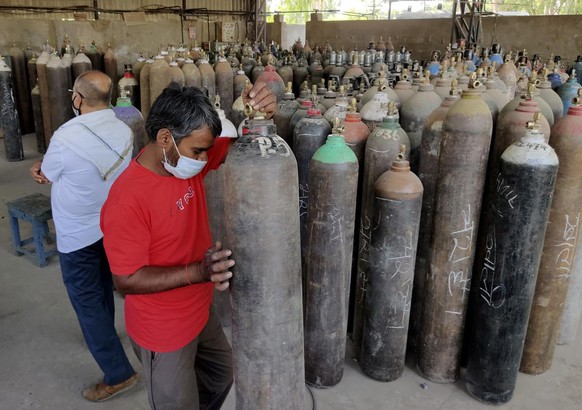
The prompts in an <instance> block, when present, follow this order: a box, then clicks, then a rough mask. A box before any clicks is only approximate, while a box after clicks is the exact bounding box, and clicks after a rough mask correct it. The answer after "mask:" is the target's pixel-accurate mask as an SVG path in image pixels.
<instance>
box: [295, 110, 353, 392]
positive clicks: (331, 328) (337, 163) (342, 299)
mask: <svg viewBox="0 0 582 410" xmlns="http://www.w3.org/2000/svg"><path fill="white" fill-rule="evenodd" d="M302 121H305V120H302ZM338 125H339V120H338V121H337V123H336V124H335V127H334V130H333V134H332V135H330V136H329V137H327V141H326V143H325V145H323V146H322V147H321V148H319V149H318V150H317V151H316V152H315V154H314V155H313V158H312V159H311V162H310V164H309V187H310V193H309V195H310V200H309V206H308V211H307V226H308V234H307V235H306V237H307V246H306V255H307V257H306V283H305V380H306V382H307V383H308V384H310V385H312V386H315V387H331V386H334V385H336V384H338V383H339V382H340V380H341V378H342V375H343V368H344V361H345V355H346V330H347V325H348V323H347V322H348V300H349V291H350V276H351V266H352V252H353V244H354V213H355V209H356V190H357V184H358V161H357V159H356V156H355V154H354V153H353V152H352V151H351V150H350V149H349V148H348V147H347V145H346V144H345V142H344V139H343V137H342V136H341V135H340V132H341V130H340V129H339V128H338Z"/></svg>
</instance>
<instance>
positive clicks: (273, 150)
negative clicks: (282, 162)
mask: <svg viewBox="0 0 582 410" xmlns="http://www.w3.org/2000/svg"><path fill="white" fill-rule="evenodd" d="M253 143H258V144H259V150H260V151H261V157H263V158H269V157H270V156H271V155H274V154H279V155H280V156H282V157H288V156H289V155H291V152H290V151H289V146H288V145H287V144H286V143H285V140H284V139H283V138H281V137H279V136H278V135H276V136H274V137H256V138H255V139H254V140H253Z"/></svg>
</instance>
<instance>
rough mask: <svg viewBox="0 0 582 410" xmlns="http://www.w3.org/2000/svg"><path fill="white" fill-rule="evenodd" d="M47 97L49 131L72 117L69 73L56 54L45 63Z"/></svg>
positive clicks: (53, 130) (52, 130)
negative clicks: (49, 111) (49, 108)
mask: <svg viewBox="0 0 582 410" xmlns="http://www.w3.org/2000/svg"><path fill="white" fill-rule="evenodd" d="M46 77H47V82H48V93H49V95H48V99H49V103H50V105H51V132H52V133H54V132H55V131H56V130H57V129H58V128H59V127H60V126H61V125H63V124H64V123H66V122H67V121H69V120H70V119H71V118H73V116H74V115H73V110H72V108H71V94H70V93H69V73H68V71H67V68H66V67H65V65H64V64H63V61H62V60H61V59H60V57H59V56H57V55H56V54H55V55H53V56H52V57H51V59H50V60H49V62H48V63H47V65H46ZM77 104H79V102H77Z"/></svg>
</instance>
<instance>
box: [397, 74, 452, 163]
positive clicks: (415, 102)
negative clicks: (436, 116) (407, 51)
mask: <svg viewBox="0 0 582 410" xmlns="http://www.w3.org/2000/svg"><path fill="white" fill-rule="evenodd" d="M441 103H442V99H441V97H439V96H438V95H437V94H436V93H435V92H434V89H433V86H432V85H431V84H430V83H429V82H428V79H427V78H426V77H425V82H424V83H422V84H421V85H420V87H419V88H418V92H417V93H416V94H414V95H413V96H412V97H410V98H409V99H408V100H406V103H404V104H402V107H401V108H400V124H401V125H402V129H403V130H404V131H406V134H408V137H409V138H410V145H411V151H410V168H411V169H412V171H413V172H418V158H419V155H420V143H421V139H422V130H423V128H424V122H425V121H426V118H427V117H428V116H429V115H430V113H432V112H433V111H434V110H436V109H437V108H438V107H439V106H440V105H441Z"/></svg>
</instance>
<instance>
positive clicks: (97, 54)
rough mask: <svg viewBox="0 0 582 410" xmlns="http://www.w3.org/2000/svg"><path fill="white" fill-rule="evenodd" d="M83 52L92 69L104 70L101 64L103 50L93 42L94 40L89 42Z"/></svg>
mask: <svg viewBox="0 0 582 410" xmlns="http://www.w3.org/2000/svg"><path fill="white" fill-rule="evenodd" d="M85 54H86V55H87V57H88V58H89V60H91V67H93V70H99V71H101V72H104V70H105V67H104V65H103V50H101V47H99V46H97V45H96V44H95V41H92V42H91V45H90V46H89V49H88V50H87V52H86V53H85Z"/></svg>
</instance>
